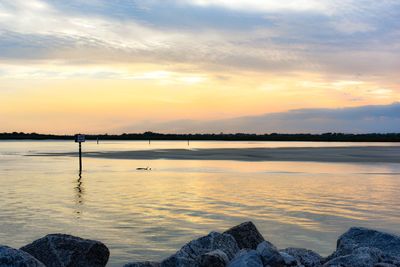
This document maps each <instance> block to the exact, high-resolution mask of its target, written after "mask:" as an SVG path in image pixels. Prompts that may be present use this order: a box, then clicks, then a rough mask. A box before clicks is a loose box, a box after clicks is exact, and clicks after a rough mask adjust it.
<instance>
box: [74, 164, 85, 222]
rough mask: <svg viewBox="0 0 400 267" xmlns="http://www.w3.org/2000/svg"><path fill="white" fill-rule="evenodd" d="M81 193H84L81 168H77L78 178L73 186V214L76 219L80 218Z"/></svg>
mask: <svg viewBox="0 0 400 267" xmlns="http://www.w3.org/2000/svg"><path fill="white" fill-rule="evenodd" d="M83 195H84V188H83V181H82V170H79V172H78V179H77V180H76V186H75V207H76V208H75V214H76V218H77V219H80V218H81V215H82V206H83Z"/></svg>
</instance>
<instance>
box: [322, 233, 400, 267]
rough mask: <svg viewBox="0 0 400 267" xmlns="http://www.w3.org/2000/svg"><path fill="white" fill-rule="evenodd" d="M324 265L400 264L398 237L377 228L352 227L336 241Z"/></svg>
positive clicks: (376, 266)
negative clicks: (332, 251) (334, 248)
mask: <svg viewBox="0 0 400 267" xmlns="http://www.w3.org/2000/svg"><path fill="white" fill-rule="evenodd" d="M323 266H324V267H333V266H343V267H347V266H349V267H350V266H351V267H353V266H354V267H358V266H360V267H378V266H381V267H383V266H387V267H389V266H392V267H393V266H397V267H399V266H400V237H399V236H396V235H393V234H389V233H385V232H380V231H377V230H372V229H367V228H362V227H352V228H350V229H349V230H348V231H347V232H346V233H344V234H343V235H341V236H340V237H339V239H338V241H337V246H336V251H335V252H334V253H333V254H332V255H330V256H329V257H327V258H326V263H325V264H324V265H323Z"/></svg>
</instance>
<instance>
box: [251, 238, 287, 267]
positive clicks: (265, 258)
mask: <svg viewBox="0 0 400 267" xmlns="http://www.w3.org/2000/svg"><path fill="white" fill-rule="evenodd" d="M257 252H258V254H260V256H261V260H262V262H263V264H264V266H270V267H285V261H284V259H283V257H282V256H281V254H280V253H279V251H278V249H277V248H276V247H275V246H274V245H272V244H271V243H270V242H268V241H263V242H261V243H260V244H258V246H257Z"/></svg>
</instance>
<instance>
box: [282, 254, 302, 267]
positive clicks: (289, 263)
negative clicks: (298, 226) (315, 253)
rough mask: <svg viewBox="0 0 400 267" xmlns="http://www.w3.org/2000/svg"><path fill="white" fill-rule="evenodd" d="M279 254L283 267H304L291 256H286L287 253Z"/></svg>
mask: <svg viewBox="0 0 400 267" xmlns="http://www.w3.org/2000/svg"><path fill="white" fill-rule="evenodd" d="M279 253H280V254H281V256H282V258H283V261H284V262H285V266H287V267H291V266H293V267H298V266H302V267H304V266H303V265H301V263H300V262H299V261H297V260H296V259H295V257H293V256H292V255H289V254H287V253H285V252H279Z"/></svg>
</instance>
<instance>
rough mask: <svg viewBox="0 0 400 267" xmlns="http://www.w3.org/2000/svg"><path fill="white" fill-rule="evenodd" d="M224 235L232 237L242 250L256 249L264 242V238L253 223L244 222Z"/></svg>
mask: <svg viewBox="0 0 400 267" xmlns="http://www.w3.org/2000/svg"><path fill="white" fill-rule="evenodd" d="M224 233H226V234H230V235H232V236H233V237H234V238H235V240H236V242H237V244H238V246H239V248H240V249H256V248H257V246H258V244H260V243H261V242H263V241H264V237H263V236H262V235H261V234H260V232H259V231H258V230H257V228H256V226H255V225H254V224H253V223H252V222H244V223H242V224H239V225H237V226H234V227H232V228H231V229H229V230H227V231H225V232H224Z"/></svg>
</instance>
